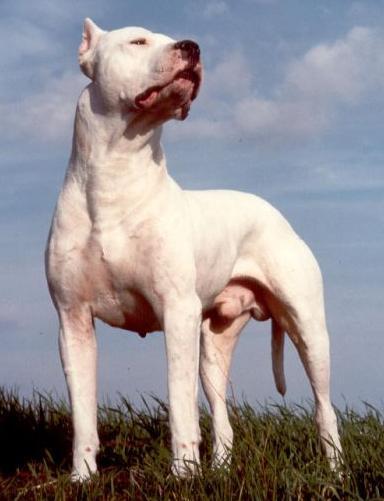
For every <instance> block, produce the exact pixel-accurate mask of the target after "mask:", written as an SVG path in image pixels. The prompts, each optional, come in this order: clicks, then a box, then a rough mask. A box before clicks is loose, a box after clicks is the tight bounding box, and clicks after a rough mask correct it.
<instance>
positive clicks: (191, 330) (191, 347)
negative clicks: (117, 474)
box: [164, 296, 201, 476]
mask: <svg viewBox="0 0 384 501" xmlns="http://www.w3.org/2000/svg"><path fill="white" fill-rule="evenodd" d="M200 325H201V302H200V300H199V299H198V298H197V297H196V296H192V297H188V298H183V299H178V300H172V303H171V304H168V305H167V306H166V309H165V312H164V331H165V344H166V353H167V362H168V398H169V418H170V427H171V435H172V453H173V463H172V472H173V473H174V474H175V475H178V476H186V475H188V474H190V473H194V472H195V471H196V465H198V463H199V443H200V428H199V415H198V403H197V391H198V363H199V343H200Z"/></svg>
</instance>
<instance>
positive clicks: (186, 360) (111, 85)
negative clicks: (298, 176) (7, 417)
mask: <svg viewBox="0 0 384 501" xmlns="http://www.w3.org/2000/svg"><path fill="white" fill-rule="evenodd" d="M190 51H191V48H190V47H189V48H188V47H187V46H185V47H184V46H183V45H180V44H179V45H177V44H176V45H175V41H174V40H172V39H170V38H169V37H166V36H164V35H160V34H155V33H151V32H149V31H147V30H144V29H142V28H124V29H121V30H115V31H111V32H105V31H103V30H101V29H100V28H98V27H97V26H96V25H95V24H94V23H93V22H92V21H91V20H89V19H87V20H86V21H85V23H84V33H83V41H82V43H81V45H80V48H79V59H80V65H81V68H82V70H83V71H84V73H85V74H86V75H87V76H89V77H90V78H91V80H92V81H91V83H90V84H89V85H88V87H86V88H85V89H84V91H83V92H82V94H81V96H80V99H79V102H78V107H77V112H76V120H75V130H74V136H73V148H72V154H71V157H70V162H69V167H68V170H67V174H66V178H65V182H64V186H63V188H62V191H61V194H60V196H59V200H58V203H57V207H56V211H55V214H54V217H53V222H52V227H51V232H50V235H49V240H48V245H47V251H46V268H47V278H48V283H49V288H50V291H51V295H52V298H53V301H54V303H55V306H56V308H57V311H58V315H59V320H60V335H59V339H60V353H61V358H62V363H63V368H64V373H65V376H66V381H67V385H68V389H69V395H70V401H71V407H72V416H73V427H74V440H73V473H72V474H73V478H74V479H81V480H83V479H86V478H88V477H89V475H90V474H91V473H93V472H96V470H97V466H96V454H97V450H98V446H99V441H98V434H97V423H96V405H97V404H96V340H95V332H94V318H95V317H97V318H99V319H101V320H103V321H104V322H106V323H108V324H110V325H112V326H118V327H122V328H126V329H129V330H132V331H135V332H138V333H139V334H141V335H143V336H144V335H145V334H146V333H147V332H151V331H155V330H160V329H161V330H163V331H164V333H165V345H166V354H167V363H168V390H169V392H168V393H169V416H170V428H171V434H172V451H173V464H172V470H173V472H174V473H176V474H179V475H184V474H186V473H187V472H188V471H193V470H194V469H195V468H196V465H197V464H198V462H199V442H200V431H199V420H198V405H197V389H198V374H199V371H200V377H201V381H202V384H203V388H204V391H205V394H206V396H207V398H208V401H209V404H210V408H211V411H212V414H213V430H214V462H215V464H218V465H220V464H222V463H223V462H225V461H227V460H228V459H229V455H230V449H231V445H232V438H233V433H232V429H231V426H230V423H229V420H228V414H227V409H226V402H225V401H226V386H227V380H228V371H229V367H230V363H231V357H232V352H233V349H234V347H235V345H236V341H237V339H238V336H239V333H240V331H241V329H242V328H243V327H244V325H245V324H246V323H247V321H248V320H249V319H250V318H251V317H253V318H256V319H258V320H265V319H267V318H271V319H272V358H273V371H274V375H275V380H276V385H277V388H278V390H279V391H280V393H283V394H284V393H285V380H284V374H283V341H284V332H287V333H288V335H289V336H290V338H291V339H292V341H293V342H294V344H295V346H296V347H297V349H298V352H299V355H300V357H301V360H302V362H303V364H304V367H305V369H306V372H307V374H308V377H309V380H310V384H311V386H312V389H313V392H314V397H315V405H316V422H317V425H318V428H319V433H320V437H321V440H322V443H323V446H324V449H325V452H326V454H327V456H328V458H329V460H330V463H331V466H335V465H336V463H337V460H338V456H339V451H340V450H341V448H340V442H339V437H338V432H337V424H336V417H335V413H334V411H333V409H332V406H331V403H330V397H329V342H328V334H327V329H326V322H325V315H324V305H323V290H322V278H321V274H320V271H319V268H318V265H317V263H316V261H315V259H314V257H313V255H312V253H311V252H310V250H309V249H308V247H307V246H306V244H305V243H304V242H303V241H302V240H301V239H300V238H298V236H297V235H296V233H295V232H294V231H293V230H292V228H291V226H290V225H289V224H288V223H287V221H286V220H285V219H284V218H283V217H282V215H281V214H280V213H279V212H278V211H277V210H276V209H274V208H273V207H272V206H271V205H270V204H268V203H267V202H266V201H264V200H262V199H260V198H258V197H256V196H254V195H251V194H245V193H240V192H235V191H183V190H182V189H181V188H180V187H179V186H178V185H177V184H176V183H175V182H174V181H173V180H172V178H171V177H170V176H169V175H168V172H167V169H166V163H165V157H164V154H163V151H162V148H161V145H160V134H161V125H162V123H163V122H165V121H166V120H168V119H171V118H185V116H186V115H187V112H188V109H189V105H190V101H191V100H192V99H193V98H194V97H195V96H194V94H196V92H197V88H198V85H199V80H200V75H201V66H200V62H199V60H198V56H196V50H195V53H194V55H193V57H192V56H191V54H190ZM192 52H193V49H192ZM186 68H187V69H189V71H190V72H192V76H191V73H190V75H189V76H188V75H187V76H186V75H185V74H183V73H182V72H183V70H185V69H186Z"/></svg>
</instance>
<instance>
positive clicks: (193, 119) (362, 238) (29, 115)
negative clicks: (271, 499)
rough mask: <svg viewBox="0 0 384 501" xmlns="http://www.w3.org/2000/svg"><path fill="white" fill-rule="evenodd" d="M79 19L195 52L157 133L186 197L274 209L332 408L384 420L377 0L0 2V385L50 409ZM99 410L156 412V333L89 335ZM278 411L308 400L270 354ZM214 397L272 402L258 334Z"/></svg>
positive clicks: (383, 37) (160, 376)
mask: <svg viewBox="0 0 384 501" xmlns="http://www.w3.org/2000/svg"><path fill="white" fill-rule="evenodd" d="M85 17H91V18H92V19H93V20H94V21H95V22H96V23H97V24H98V25H99V26H100V27H101V28H103V29H105V30H111V29H115V28H121V27H123V26H143V27H145V28H148V29H150V30H153V31H156V32H160V33H165V34H167V35H170V36H172V37H173V38H175V39H186V38H188V39H193V40H195V41H196V42H198V43H199V45H200V47H201V52H202V58H203V62H204V68H205V73H204V82H203V86H202V90H201V92H200V95H199V97H198V99H197V100H196V101H195V103H194V105H193V107H192V109H191V113H190V116H189V118H188V119H187V120H186V121H184V122H172V123H168V124H166V126H165V128H164V135H163V146H164V148H165V151H166V155H167V162H168V170H169V172H170V173H171V175H172V176H173V177H174V178H175V179H176V180H177V181H178V182H179V183H180V184H181V185H182V186H183V187H185V188H188V189H205V188H231V189H237V190H241V191H247V192H251V193H255V194H257V195H260V196H262V197H264V198H266V199H267V200H268V201H270V202H271V203H272V204H273V205H275V206H276V207H277V208H278V209H279V210H280V211H281V212H282V213H283V214H284V215H285V216H286V217H287V218H288V220H289V221H290V223H291V224H292V225H293V227H294V228H295V229H296V231H297V232H298V233H299V234H300V235H301V237H302V238H303V239H304V240H305V241H306V242H307V243H308V244H309V245H310V247H311V248H312V250H313V252H314V254H315V255H316V257H317V258H318V260H319V263H320V266H321V268H322V271H323V277H324V283H325V297H326V309H327V319H328V327H329V331H330V336H331V350H332V398H333V401H334V402H335V404H336V405H337V406H339V407H340V408H344V407H345V406H346V405H347V406H349V407H357V408H358V407H360V406H361V405H363V404H362V403H363V402H365V401H367V402H369V403H370V404H372V405H374V406H376V407H378V408H380V409H383V408H384V390H383V387H384V384H383V383H384V368H383V348H384V332H383V325H384V266H383V256H384V252H383V251H384V231H383V227H384V203H383V200H384V168H383V167H384V165H383V162H384V143H383V111H384V92H383V88H384V28H383V26H384V1H382V0H364V1H351V0H348V1H347V0H338V1H337V2H335V1H334V0H306V1H305V2H304V1H302V0H237V1H234V0H232V1H230V0H206V1H203V0H193V1H192V0H187V1H184V2H180V1H175V0H163V1H161V2H157V1H154V0H153V1H145V0H132V1H129V0H109V1H108V2H106V1H105V0H103V1H102V0H92V1H91V0H67V1H66V2H62V1H59V0H34V1H33V2H30V1H28V0H25V1H23V0H2V1H1V3H0V42H1V43H0V61H1V63H0V66H1V71H0V116H1V119H0V151H1V153H0V176H1V177H0V179H1V183H0V340H1V348H0V384H1V385H5V386H6V387H8V388H17V389H18V390H19V392H20V394H21V395H25V396H29V395H31V393H32V391H33V390H34V389H37V390H38V391H40V392H53V394H57V395H59V396H62V395H65V383H64V378H63V375H62V370H61V366H60V361H59V355H58V349H57V330H58V322H57V317H56V312H55V310H54V307H53V305H52V303H51V300H50V297H49V294H48V291H47V287H46V281H45V274H44V264H43V254H44V248H45V243H46V239H47V234H48V230H49V226H50V221H51V217H52V212H53V209H54V206H55V202H56V198H57V195H58V193H59V190H60V187H61V184H62V181H63V177H64V173H65V169H66V165H67V162H68V158H69V154H70V145H71V136H72V125H73V117H74V111H75V106H76V100H77V98H78V96H79V93H80V91H81V89H82V88H83V87H84V86H85V85H87V79H86V77H85V76H83V75H82V74H81V72H80V70H79V68H78V64H77V48H78V46H79V43H80V40H81V33H82V24H83V20H84V18H85ZM97 337H98V345H99V397H100V400H103V399H104V400H105V399H109V400H112V401H113V400H114V399H115V398H117V396H118V395H119V394H123V395H124V396H126V397H128V398H130V399H131V400H133V401H134V402H140V396H141V395H142V394H144V395H147V396H149V395H151V394H156V395H158V396H159V397H160V398H166V369H165V367H166V365H165V353H164V339H163V334H161V333H156V334H151V335H148V336H147V337H146V339H145V340H143V339H141V338H140V337H139V336H137V334H134V333H130V332H126V331H122V330H118V329H112V328H109V327H107V326H104V325H102V324H101V323H97ZM286 377H287V385H288V392H287V395H286V399H287V401H288V402H305V401H307V400H308V399H309V398H311V391H310V388H309V384H308V381H307V378H306V376H305V374H304V371H303V369H302V367H301V364H300V362H299V359H298V357H297V354H296V352H295V351H294V349H293V348H292V346H291V345H290V342H287V343H286ZM230 394H231V396H232V397H233V398H235V399H236V400H238V401H242V400H243V399H246V400H247V401H249V402H250V403H252V404H256V403H258V402H260V403H264V402H281V398H280V397H279V395H278V393H277V391H276V390H275V388H274V384H273V378H272V370H271V360H270V325H269V324H268V323H256V322H252V323H251V324H249V325H248V326H247V328H246V329H245V330H244V332H243V334H242V337H241V339H240V342H239V345H238V347H237V350H236V353H235V357H234V362H233V367H232V372H231V385H230Z"/></svg>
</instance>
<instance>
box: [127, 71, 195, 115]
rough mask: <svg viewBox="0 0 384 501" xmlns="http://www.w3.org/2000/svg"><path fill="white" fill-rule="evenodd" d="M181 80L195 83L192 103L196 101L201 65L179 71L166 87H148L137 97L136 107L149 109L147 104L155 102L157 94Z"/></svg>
mask: <svg viewBox="0 0 384 501" xmlns="http://www.w3.org/2000/svg"><path fill="white" fill-rule="evenodd" d="M179 79H185V80H190V81H191V82H192V83H193V90H192V95H191V101H193V100H194V99H196V96H197V94H198V92H199V88H200V82H201V67H200V65H199V64H198V65H195V66H194V67H187V68H184V69H183V70H180V71H178V72H177V73H176V74H175V75H174V76H173V78H172V79H171V80H170V81H169V82H167V83H165V84H164V85H153V86H152V87H148V89H146V90H145V91H144V92H141V93H140V94H139V95H138V96H136V98H135V106H136V107H137V108H139V109H143V108H146V107H148V104H147V106H146V102H147V103H148V102H149V101H152V100H155V98H156V96H157V94H159V92H160V91H161V90H162V89H164V88H165V87H167V86H168V85H170V84H172V83H173V82H175V81H176V80H179ZM151 104H152V103H151ZM149 106H150V105H149Z"/></svg>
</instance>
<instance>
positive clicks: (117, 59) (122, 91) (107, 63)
mask: <svg viewBox="0 0 384 501" xmlns="http://www.w3.org/2000/svg"><path fill="white" fill-rule="evenodd" d="M79 63H80V67H81V69H82V70H83V72H84V73H85V74H86V75H87V76H88V77H89V78H91V79H92V80H93V81H94V82H95V84H96V85H97V89H98V92H99V94H100V96H101V98H102V99H103V102H104V105H106V106H107V107H108V108H110V109H111V110H112V109H113V110H117V109H120V110H121V111H122V112H131V113H136V114H140V113H150V114H153V115H154V116H155V117H156V120H159V121H165V120H168V119H170V118H177V119H181V120H183V119H184V118H185V117H186V116H187V115H188V111H189V108H190V105H191V102H192V101H193V100H194V99H195V97H196V96H197V93H198V90H199V87H200V82H201V74H202V67H201V62H200V49H199V46H198V45H197V44H196V43H195V42H192V41H191V40H182V41H180V42H176V41H175V40H173V39H171V38H169V37H167V36H165V35H161V34H158V33H152V32H150V31H148V30H145V29H143V28H123V29H119V30H114V31H110V32H106V31H103V30H101V29H100V28H99V27H98V26H96V24H95V23H93V22H92V21H91V20H90V19H86V20H85V22H84V32H83V40H82V42H81V45H80V47H79Z"/></svg>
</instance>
